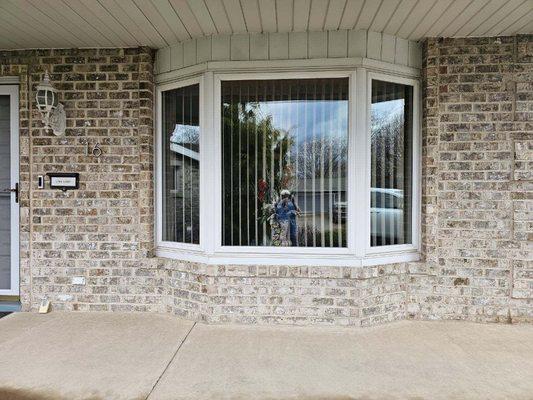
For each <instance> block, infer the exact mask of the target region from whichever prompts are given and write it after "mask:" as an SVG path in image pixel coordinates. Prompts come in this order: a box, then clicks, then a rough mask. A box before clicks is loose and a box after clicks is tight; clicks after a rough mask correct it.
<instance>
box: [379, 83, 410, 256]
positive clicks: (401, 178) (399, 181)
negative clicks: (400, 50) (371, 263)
mask: <svg viewBox="0 0 533 400" xmlns="http://www.w3.org/2000/svg"><path fill="white" fill-rule="evenodd" d="M371 146H372V150H371V152H372V158H371V191H370V204H371V210H370V243H371V245H372V246H384V245H393V244H405V243H411V242H412V239H411V218H412V174H413V172H412V165H413V154H412V148H413V87H412V86H408V85H401V84H398V83H391V82H383V81H378V80H373V81H372V106H371Z"/></svg>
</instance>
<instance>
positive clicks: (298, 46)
mask: <svg viewBox="0 0 533 400" xmlns="http://www.w3.org/2000/svg"><path fill="white" fill-rule="evenodd" d="M289 58H290V59H299V58H307V32H291V33H289Z"/></svg>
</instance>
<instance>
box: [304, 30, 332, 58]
mask: <svg viewBox="0 0 533 400" xmlns="http://www.w3.org/2000/svg"><path fill="white" fill-rule="evenodd" d="M308 47H309V58H326V57H327V56H328V33H327V32H309V43H308Z"/></svg>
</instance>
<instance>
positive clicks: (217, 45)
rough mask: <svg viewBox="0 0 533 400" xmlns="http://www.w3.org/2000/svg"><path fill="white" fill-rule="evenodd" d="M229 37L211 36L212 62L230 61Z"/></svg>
mask: <svg viewBox="0 0 533 400" xmlns="http://www.w3.org/2000/svg"><path fill="white" fill-rule="evenodd" d="M230 41H231V40H230V36H229V35H221V36H213V39H212V41H211V59H212V60H213V61H228V60H229V59H230Z"/></svg>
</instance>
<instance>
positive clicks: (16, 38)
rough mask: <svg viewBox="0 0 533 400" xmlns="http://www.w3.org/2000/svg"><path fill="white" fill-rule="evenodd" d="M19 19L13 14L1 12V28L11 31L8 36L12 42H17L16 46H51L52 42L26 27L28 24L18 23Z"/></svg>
mask: <svg viewBox="0 0 533 400" xmlns="http://www.w3.org/2000/svg"><path fill="white" fill-rule="evenodd" d="M18 21H19V20H18V19H14V18H13V17H12V16H11V14H8V13H0V22H1V23H0V28H2V29H3V30H4V31H6V32H9V35H7V38H8V40H9V41H10V42H12V43H15V44H16V45H17V46H16V48H35V47H43V48H47V47H51V46H50V42H47V39H44V38H43V37H42V36H40V37H39V36H35V35H33V34H32V33H30V32H29V31H28V30H27V29H26V28H27V27H28V26H27V25H24V24H20V23H18Z"/></svg>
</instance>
